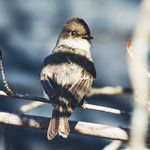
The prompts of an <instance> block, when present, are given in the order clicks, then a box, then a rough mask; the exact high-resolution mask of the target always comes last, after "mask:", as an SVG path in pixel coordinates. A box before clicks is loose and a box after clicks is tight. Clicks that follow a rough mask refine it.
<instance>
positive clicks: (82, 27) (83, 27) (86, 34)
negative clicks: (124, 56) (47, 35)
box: [59, 18, 93, 41]
mask: <svg viewBox="0 0 150 150" xmlns="http://www.w3.org/2000/svg"><path fill="white" fill-rule="evenodd" d="M59 38H64V39H66V38H82V39H87V40H88V41H90V40H91V39H93V37H92V36H91V34H90V29H89V27H88V25H87V24H86V22H85V21H84V20H83V19H81V18H72V19H70V20H68V21H67V22H66V23H65V24H64V26H63V29H62V31H61V34H60V36H59Z"/></svg>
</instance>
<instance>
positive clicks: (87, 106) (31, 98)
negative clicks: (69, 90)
mask: <svg viewBox="0 0 150 150" xmlns="http://www.w3.org/2000/svg"><path fill="white" fill-rule="evenodd" d="M0 97H9V98H17V99H24V100H29V101H37V102H42V103H41V104H40V103H39V104H34V106H33V108H36V106H35V105H38V106H40V105H43V103H51V101H50V100H48V99H46V98H41V97H36V96H29V95H22V94H17V95H14V96H7V95H0ZM26 105H27V107H28V108H29V107H30V108H29V110H31V109H32V106H31V105H32V104H31V105H30V104H29V105H28V104H25V107H26ZM22 107H23V106H22ZM78 107H82V108H84V109H91V110H95V111H102V112H109V113H113V114H118V115H127V116H130V113H128V112H125V111H121V110H119V109H114V108H109V107H104V106H97V105H93V104H88V103H87V102H85V103H83V105H79V106H78ZM28 108H25V109H28Z"/></svg>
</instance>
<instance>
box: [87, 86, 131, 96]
mask: <svg viewBox="0 0 150 150" xmlns="http://www.w3.org/2000/svg"><path fill="white" fill-rule="evenodd" d="M122 94H132V89H131V88H123V87H121V86H116V87H107V86H106V87H101V88H94V87H92V88H91V89H90V91H89V93H88V94H87V97H95V96H96V97H97V96H102V95H122Z"/></svg>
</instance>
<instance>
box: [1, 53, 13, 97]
mask: <svg viewBox="0 0 150 150" xmlns="http://www.w3.org/2000/svg"><path fill="white" fill-rule="evenodd" d="M0 72H1V75H2V80H3V84H4V87H5V89H6V93H7V94H8V95H14V92H13V91H12V90H11V88H10V87H9V84H8V82H7V80H6V77H5V73H4V68H3V58H2V52H1V50H0Z"/></svg>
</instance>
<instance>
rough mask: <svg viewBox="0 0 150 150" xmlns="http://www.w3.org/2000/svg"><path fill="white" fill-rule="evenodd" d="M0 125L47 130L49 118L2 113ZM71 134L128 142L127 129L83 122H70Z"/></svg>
mask: <svg viewBox="0 0 150 150" xmlns="http://www.w3.org/2000/svg"><path fill="white" fill-rule="evenodd" d="M0 124H5V125H14V126H18V127H26V128H35V129H44V130H47V127H48V124H49V118H45V117H37V116H29V115H24V114H22V115H21V114H14V113H8V112H0ZM69 124H70V128H71V133H75V134H80V135H88V136H94V137H101V138H108V139H114V140H128V132H127V129H126V130H125V129H122V128H119V127H113V126H108V125H102V124H95V123H88V122H82V121H69Z"/></svg>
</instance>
